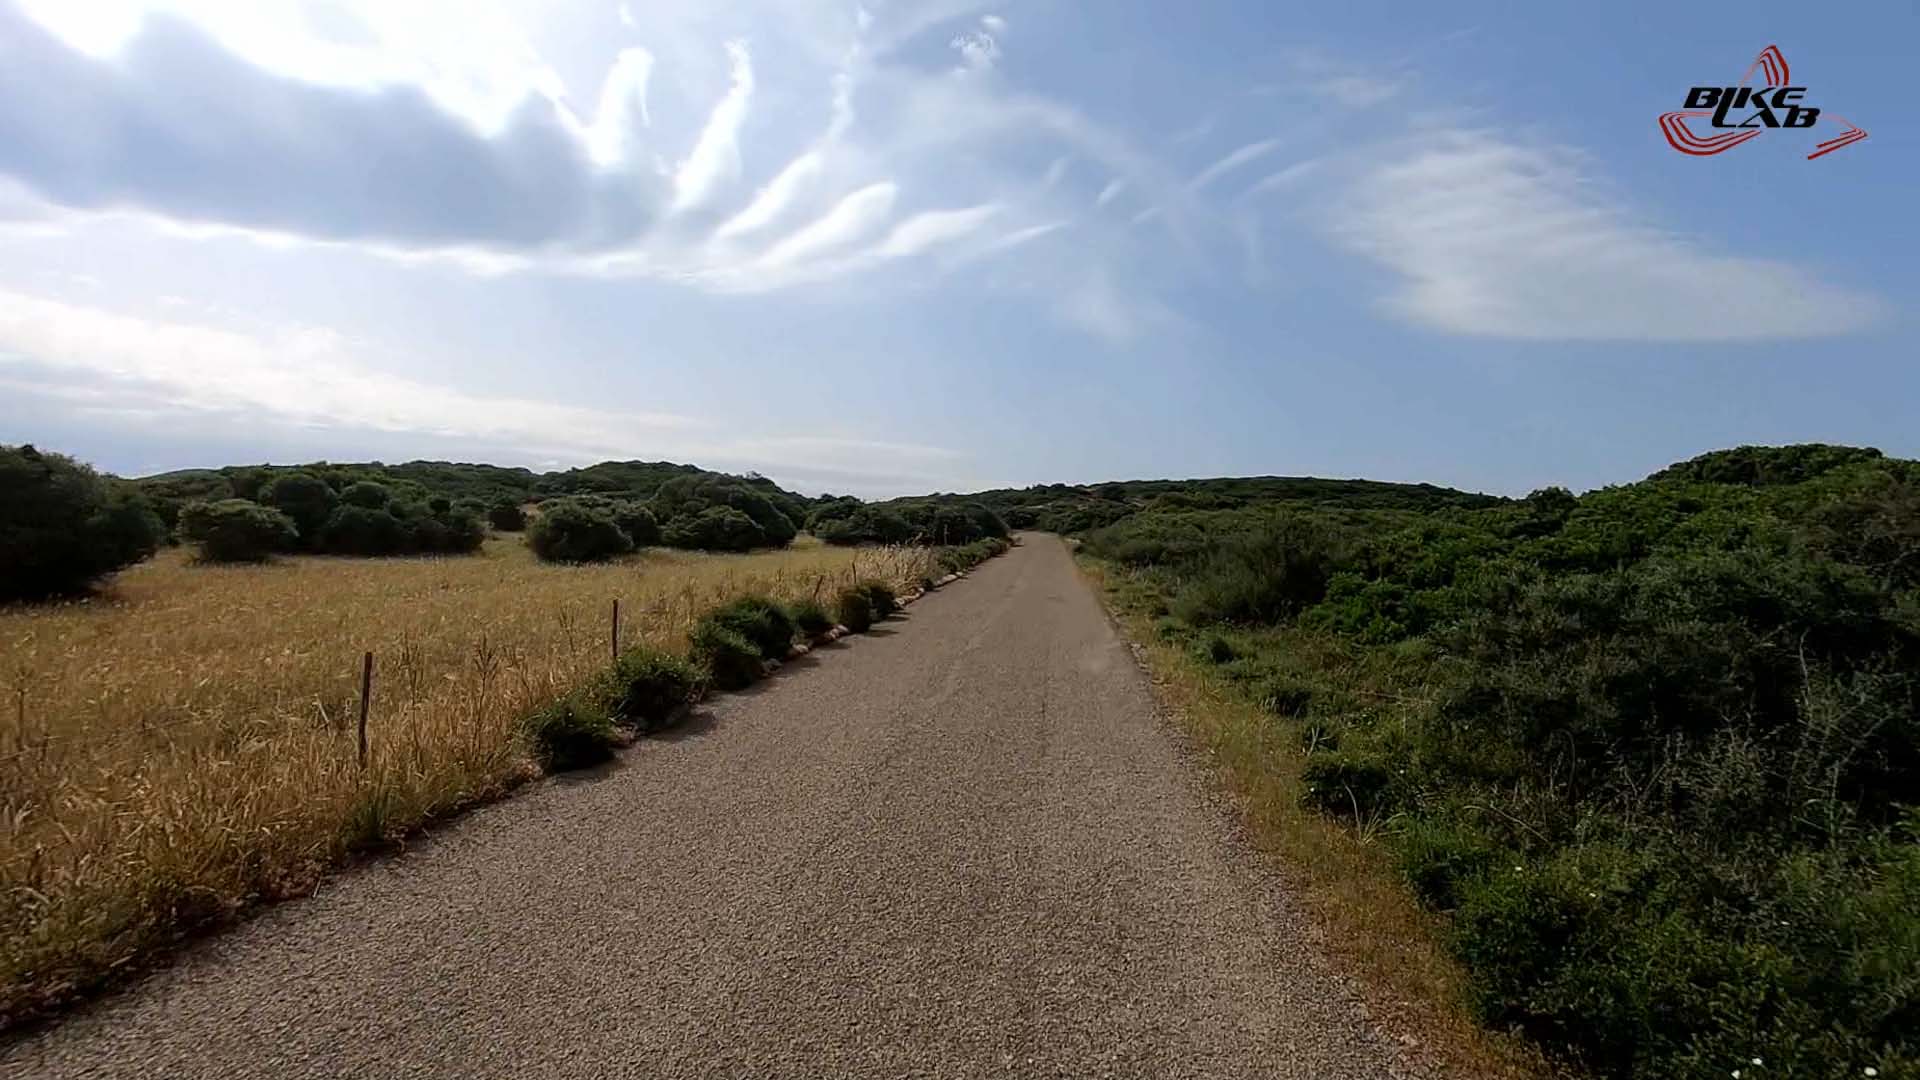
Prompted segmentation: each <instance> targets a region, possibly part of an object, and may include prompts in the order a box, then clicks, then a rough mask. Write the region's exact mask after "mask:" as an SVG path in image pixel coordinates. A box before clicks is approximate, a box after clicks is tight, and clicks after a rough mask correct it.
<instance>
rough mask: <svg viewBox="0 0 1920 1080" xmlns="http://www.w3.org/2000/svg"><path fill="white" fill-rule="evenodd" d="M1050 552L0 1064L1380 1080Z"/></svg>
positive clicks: (1295, 934) (387, 870)
mask: <svg viewBox="0 0 1920 1080" xmlns="http://www.w3.org/2000/svg"><path fill="white" fill-rule="evenodd" d="M1205 791H1206V784H1205V780H1204V778H1202V777H1200V776H1198V775H1197V774H1196V770H1195V767H1194V766H1193V765H1192V764H1190V763H1189V762H1188V761H1187V760H1186V759H1185V758H1184V757H1183V756H1182V753H1181V751H1180V749H1179V747H1178V743H1177V740H1176V739H1175V737H1174V736H1173V735H1172V734H1171V733H1170V732H1169V731H1168V730H1167V729H1166V728H1164V727H1163V726H1162V725H1161V723H1160V721H1158V720H1157V719H1156V717H1155V713H1154V708H1153V702H1152V698H1151V696H1150V693H1149V687H1148V683H1147V680H1146V678H1145V677H1144V675H1143V674H1142V673H1141V672H1140V671H1139V669H1138V668H1137V667H1136V665H1135V664H1134V662H1133V660H1132V657H1131V656H1130V654H1129V651H1128V649H1127V647H1126V645H1125V644H1124V643H1123V642H1122V641H1121V640H1120V639H1119V638H1118V637H1117V636H1116V634H1115V632H1114V630H1113V628H1112V627H1111V625H1110V624H1109V623H1108V621H1107V619H1106V618H1105V616H1104V615H1103V613H1102V611H1101V609H1100V606H1099V604H1098V602H1097V601H1096V599H1095V598H1094V596H1093V595H1092V594H1091V592H1090V591H1089V590H1088V588H1087V587H1086V585H1085V584H1084V583H1083V582H1082V581H1081V580H1080V579H1079V578H1078V576H1077V575H1076V573H1075V570H1074V568H1073V565H1072V561H1071V559H1070V557H1069V555H1068V554H1067V552H1066V550H1065V549H1064V547H1063V546H1062V545H1061V543H1060V542H1059V541H1058V540H1056V539H1054V538H1052V537H1049V536H1030V537H1028V538H1027V541H1026V543H1025V544H1024V545H1023V546H1022V547H1019V548H1016V549H1014V550H1013V551H1012V552H1010V553H1009V554H1008V555H1006V556H1004V557H1002V558H999V559H996V560H994V561H992V562H989V563H987V564H986V565H984V566H982V567H980V568H979V569H978V570H976V571H975V572H974V573H972V574H971V575H970V576H969V577H968V578H967V579H966V580H964V581H961V582H958V583H956V584H954V585H952V586H950V587H948V588H946V589H944V590H941V591H940V592H938V593H935V594H933V595H931V596H928V597H926V598H924V599H922V600H921V601H920V602H919V603H918V604H915V605H914V606H913V607H911V608H909V609H908V611H907V613H906V614H905V615H904V616H903V617H900V618H896V619H894V620H890V621H888V622H887V623H885V624H883V625H882V626H881V627H878V628H876V630H875V632H874V633H873V634H871V635H868V636H864V637H856V638H851V639H849V640H847V641H846V642H843V643H840V644H837V645H832V646H828V647H825V648H823V649H820V650H818V651H817V652H816V653H815V654H814V655H812V656H809V657H806V658H804V659H802V660H800V661H798V662H796V663H793V664H790V665H788V666H787V668H786V669H784V670H783V671H782V672H781V673H780V674H779V675H777V676H776V677H775V678H773V679H771V680H768V681H767V682H765V683H763V684H762V685H760V686H759V687H756V688H755V689H754V690H751V691H748V692H746V693H742V694H734V695H729V696H726V697H723V698H721V699H718V700H717V701H715V702H713V703H712V704H711V705H710V706H709V707H708V708H706V709H704V710H703V711H701V712H699V713H697V714H696V715H695V717H694V718H693V719H692V720H690V721H689V722H688V723H687V724H686V725H684V726H683V727H682V728H680V729H678V730H676V731H674V732H672V733H669V734H668V735H666V736H665V737H661V738H656V739H650V740H647V741H645V742H643V743H642V744H640V745H639V746H637V747H635V748H634V749H632V750H630V751H628V752H627V753H625V754H624V755H623V757H622V760H621V761H620V762H619V763H618V764H616V765H614V766H612V767H610V768H608V769H606V770H604V771H603V772H602V773H600V774H598V775H593V776H586V777H581V778H573V779H565V780H557V781H550V782H547V783H545V784H543V785H542V786H540V787H539V788H537V789H535V790H533V791H530V792H528V793H525V794H523V795H521V796H520V797H517V798H514V799H510V800H508V801H506V802H503V803H500V804H497V805H495V806H492V807H488V808H486V809H484V810H480V811H478V812H476V813H473V814H471V815H468V816H467V817H466V818H464V819H462V820H460V821H459V822H456V823H454V824H452V825H450V826H447V827H445V828H443V829H441V830H439V831H438V832H437V833H436V834H435V835H434V836H433V837H432V838H430V839H427V840H423V841H420V842H417V843H416V844H414V845H413V847H412V849H411V850H410V851H409V852H408V853H407V854H405V855H403V856H400V857H397V858H393V859H388V860H382V861H378V862H375V863H373V864H371V865H369V866H365V867H362V868H360V869H358V870H355V871H352V872H349V873H347V874H344V875H342V876H341V877H339V878H337V879H334V880H333V881H331V882H329V883H328V884H327V885H326V886H324V887H323V888H322V890H321V891H320V893H319V894H318V895H317V896H315V897H313V898H312V899H306V900H300V901H297V902H294V903H289V904H285V905H281V906H279V907H277V908H274V909H272V910H270V911H268V912H266V913H265V914H263V915H262V916H260V917H259V918H256V919H253V920H251V921H249V922H248V923H247V924H245V925H244V926H242V927H239V928H237V929H235V930H233V931H231V932H229V933H226V934H223V935H220V936H219V937H217V938H214V939H212V940H211V941H209V942H207V943H205V944H203V945H201V946H200V947H198V948H195V949H193V950H191V952H190V954H189V955H187V956H186V957H184V958H182V960H181V961H180V962H179V963H177V964H175V965H173V966H171V967H170V968H168V969H166V970H165V971H162V972H160V973H158V974H156V975H154V976H152V977H150V978H148V979H147V980H146V981H144V982H143V983H141V984H139V985H137V986H135V987H133V988H131V989H130V990H129V991H127V992H125V993H122V994H119V995H117V996H115V997H113V998H110V999H108V1000H106V1001H103V1002H101V1003H99V1004H97V1005H96V1006H94V1007H92V1008H90V1009H86V1010H83V1011H82V1012H80V1013H78V1014H76V1015H74V1016H72V1017H70V1018H69V1019H68V1020H67V1021H65V1022H64V1023H62V1024H60V1025H58V1026H55V1027H53V1028H50V1029H48V1030H45V1031H42V1032H40V1033H38V1034H36V1035H34V1036H33V1037H31V1038H29V1039H27V1040H25V1041H16V1042H14V1043H12V1044H10V1045H7V1046H5V1047H4V1048H0V1075H3V1076H9V1077H27V1076H31V1077H36V1078H48V1080H51V1078H55V1077H82V1076H84V1077H122V1076H126V1077H135V1076H138V1077H168V1078H198V1077H259V1076H264V1077H271V1078H273V1080H295V1078H301V1077H323V1076H324V1077H385V1076H407V1077H547V1076H552V1077H582V1078H589V1077H591V1078H596V1080H597V1078H600V1077H733V1076H755V1077H761V1076H767V1077H854V1076H859V1077H868V1076H871V1077H906V1076H916V1077H920V1076H924V1077H962V1076H965V1077H975V1076H1018V1077H1028V1076H1049V1077H1098V1076H1116V1077H1254V1076H1258V1077H1314V1078H1329V1077H1349V1076H1351V1077H1380V1076H1386V1075H1390V1074H1392V1073H1393V1072H1395V1071H1396V1070H1395V1069H1394V1068H1393V1067H1391V1066H1392V1062H1393V1054H1392V1053H1391V1052H1390V1047H1391V1041H1390V1040H1388V1039H1386V1038H1384V1037H1383V1036H1382V1035H1381V1034H1380V1033H1378V1032H1377V1031H1375V1030H1373V1028H1372V1027H1371V1025H1370V1024H1369V1022H1368V1021H1367V1020H1366V1019H1365V1018H1364V1016H1363V1012H1362V1010H1361V1009H1360V1007H1359V1005H1358V1004H1357V1003H1356V1002H1355V1001H1354V1000H1353V998H1352V997H1351V995H1350V993H1349V992H1348V991H1347V990H1345V989H1344V988H1343V984H1342V983H1341V981H1340V980H1339V979H1337V978H1336V977H1334V976H1333V975H1332V974H1330V973H1329V971H1328V969H1327V967H1326V965H1325V964H1324V963H1323V962H1321V961H1320V960H1319V958H1318V957H1316V956H1315V954H1314V952H1313V949H1312V947H1311V945H1310V944H1309V940H1308V937H1307V934H1306V932H1305V929H1304V924H1303V921H1302V920H1301V918H1300V916H1299V915H1298V914H1297V913H1295V912H1294V911H1292V910H1291V908H1290V907H1289V905H1288V903H1287V901H1286V898H1285V894H1284V890H1283V888H1282V887H1281V886H1280V885H1279V884H1278V883H1277V882H1275V881H1274V880H1273V879H1272V878H1271V875H1270V874H1268V873H1267V872H1266V871H1265V870H1263V869H1262V868H1261V864H1260V860H1259V859H1258V858H1257V857H1256V856H1254V855H1253V854H1252V853H1251V852H1249V851H1248V850H1246V849H1245V848H1244V847H1242V846H1241V844H1240V843H1239V841H1237V840H1236V839H1235V838H1234V836H1233V835H1232V830H1231V828H1230V827H1229V826H1228V824H1227V822H1226V821H1225V815H1223V814H1222V813H1221V811H1220V810H1218V809H1217V808H1216V807H1215V806H1214V805H1212V804H1210V803H1209V801H1208V798H1207V796H1206V795H1205Z"/></svg>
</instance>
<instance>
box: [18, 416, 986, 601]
mask: <svg viewBox="0 0 1920 1080" xmlns="http://www.w3.org/2000/svg"><path fill="white" fill-rule="evenodd" d="M0 501H4V505H5V506H6V508H7V511H8V512H7V513H6V514H5V515H4V516H0V600H4V599H34V598H40V597H47V596H60V595H68V594H72V593H76V592H80V591H84V590H85V589H87V588H89V587H90V586H91V585H93V584H94V583H95V582H97V581H98V580H99V579H100V578H102V577H104V576H105V575H107V574H110V573H112V572H113V571H115V570H118V569H121V568H123V567H126V566H129V565H131V564H133V563H135V562H138V561H140V560H141V559H144V558H146V557H147V556H148V555H151V554H152V553H153V552H154V551H155V550H157V549H158V547H159V546H160V545H161V544H163V543H166V542H169V541H172V542H175V543H182V544H188V545H191V546H192V547H193V548H194V549H195V550H196V552H197V553H198V555H199V556H200V557H201V558H202V559H204V560H207V561H212V562H249V561H260V560H264V559H268V558H271V557H272V556H274V555H277V554H283V553H311V554H325V555H348V556H387V555H425V554H463V553H469V552H473V551H477V550H479V548H480V546H481V544H482V543H483V542H484V541H485V540H486V537H487V535H488V530H489V528H491V529H492V530H495V531H499V532H518V531H521V530H523V529H524V530H526V531H527V542H528V545H529V546H530V547H531V548H532V549H533V551H534V553H535V554H536V555H538V556H539V557H541V558H542V559H546V560H549V561H555V562H588V561H594V560H601V559H609V558H615V557H617V556H619V555H622V554H625V553H627V552H630V551H633V550H635V549H637V548H644V547H651V546H656V545H657V546H664V547H676V548H687V549H695V550H703V551H749V550H753V549H756V548H766V547H782V546H785V545H787V544H789V543H791V542H792V541H793V539H794V537H795V536H797V535H798V534H799V533H800V532H801V531H802V530H805V529H809V528H811V529H814V530H816V531H818V532H819V533H821V535H822V538H823V539H825V540H827V541H828V542H829V543H835V544H863V543H878V544H902V543H912V544H940V545H965V544H970V543H974V542H976V541H980V540H984V539H998V538H1004V537H1005V536H1006V535H1007V528H1006V525H1005V524H1004V523H1003V522H1001V521H1000V520H999V518H997V517H996V516H995V515H994V514H993V513H992V512H991V511H989V510H987V509H985V508H984V507H982V506H980V505H978V504H974V503H960V502H956V501H953V500H917V501H904V502H896V503H891V504H886V505H885V506H868V504H865V503H862V502H860V501H859V500H857V499H853V498H851V497H845V496H831V495H825V496H820V497H818V498H808V497H806V496H803V495H799V494H796V493H794V492H791V491H787V490H785V489H783V488H781V487H780V486H779V485H777V484H775V483H774V482H773V481H772V480H769V479H767V478H766V477H763V476H756V475H745V476H734V475H729V474H725V473H715V472H709V471H707V470H705V469H700V468H696V467H695V466H692V465H677V464H673V463H671V462H646V461H609V462H602V463H600V464H598V465H591V466H588V467H586V468H582V469H568V470H566V471H563V472H552V473H534V472H531V471H529V470H526V469H507V468H500V467H497V466H493V465H465V464H454V463H449V462H439V461H413V462H406V463H404V464H399V465H387V464H383V463H380V462H370V463H360V464H340V463H333V462H314V463H310V464H306V465H240V466H228V467H225V468H220V469H189V470H184V471H180V472H170V473H163V474H160V475H158V476H149V477H145V478H143V479H139V480H122V479H120V478H117V477H112V476H104V475H101V474H99V473H96V472H95V471H94V470H93V469H91V468H89V467H87V466H86V465H83V464H81V463H79V462H76V461H74V460H73V459H71V458H69V457H66V456H64V455H61V454H56V453H46V452H42V451H40V450H37V449H35V448H34V447H32V446H21V447H0Z"/></svg>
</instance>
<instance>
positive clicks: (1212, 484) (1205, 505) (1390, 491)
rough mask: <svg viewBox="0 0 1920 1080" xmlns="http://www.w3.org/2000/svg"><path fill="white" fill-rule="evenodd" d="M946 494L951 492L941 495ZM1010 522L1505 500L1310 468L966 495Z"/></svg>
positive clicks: (1089, 524)
mask: <svg viewBox="0 0 1920 1080" xmlns="http://www.w3.org/2000/svg"><path fill="white" fill-rule="evenodd" d="M940 497H941V498H951V496H940ZM967 498H968V499H970V500H972V501H974V502H977V503H979V504H980V505H982V506H984V507H986V508H988V509H989V510H991V511H992V512H993V513H995V514H997V515H998V516H999V517H1000V518H1001V519H1002V520H1004V521H1005V522H1006V523H1007V525H1008V526H1010V527H1012V528H1015V529H1044V530H1046V531H1048V532H1057V533H1061V534H1063V535H1064V534H1072V533H1082V532H1086V531H1087V530H1089V529H1097V528H1099V527H1100V526H1102V525H1111V524H1113V523H1114V522H1116V521H1119V520H1120V519H1122V518H1125V517H1128V516H1129V515H1132V514H1134V513H1136V512H1139V511H1141V510H1230V509H1233V508H1235V507H1242V506H1252V505H1255V504H1259V505H1266V506H1272V505H1276V504H1282V503H1299V504H1301V505H1306V506H1316V507H1321V508H1329V507H1339V508H1342V509H1349V510H1417V511H1423V512H1424V511H1432V510H1443V509H1448V508H1458V509H1477V508H1484V507H1489V506H1498V505H1500V504H1502V503H1504V502H1506V501H1507V500H1505V499H1502V498H1500V497H1499V496H1495V495H1478V494H1474V493H1472V492H1466V491H1456V490H1454V489H1452V488H1445V487H1437V486H1435V485H1433V484H1392V483H1384V482H1381V481H1376V480H1322V479H1319V478H1317V477H1311V476H1237V477H1223V478H1219V479H1211V480H1119V481H1114V482H1111V483H1104V484H1036V485H1035V486H1033V487H1028V488H998V489H995V490H992V491H981V492H976V493H975V494H972V495H969V496H967Z"/></svg>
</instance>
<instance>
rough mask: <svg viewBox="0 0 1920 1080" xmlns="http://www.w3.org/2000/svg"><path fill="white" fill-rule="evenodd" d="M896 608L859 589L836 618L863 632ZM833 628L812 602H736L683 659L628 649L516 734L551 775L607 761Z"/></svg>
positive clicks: (714, 616) (698, 626) (869, 589)
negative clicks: (706, 695) (624, 744)
mask: <svg viewBox="0 0 1920 1080" xmlns="http://www.w3.org/2000/svg"><path fill="white" fill-rule="evenodd" d="M897 608H898V604H897V602H896V601H895V599H894V595H893V590H892V589H891V588H889V587H888V586H887V585H885V584H884V583H882V582H878V581H866V582H861V583H859V584H857V585H854V586H851V587H849V588H848V589H847V590H846V591H845V593H843V594H842V596H841V598H840V605H839V615H840V619H841V622H843V623H844V624H845V625H846V626H847V627H848V629H850V630H854V631H856V632H863V631H865V630H866V629H867V628H868V627H870V626H871V625H872V624H873V622H874V621H876V620H877V619H882V618H885V617H886V616H887V615H889V614H891V613H893V612H894V611H895V610H897ZM832 628H833V620H832V619H831V618H830V617H829V616H828V615H827V612H826V609H825V608H823V607H822V606H821V605H820V604H819V603H818V602H817V601H812V600H802V601H796V602H794V603H789V604H782V603H780V602H778V601H775V600H773V599H771V598H769V597H766V596H760V595H748V596H740V597H735V598H734V599H732V600H729V601H727V602H726V603H725V604H722V605H720V606H719V607H717V608H714V609H713V610H712V611H709V612H708V613H707V614H706V615H705V616H703V617H702V618H701V619H700V620H699V622H697V623H695V624H694V628H693V630H692V631H691V632H690V633H689V634H688V635H687V643H688V651H687V655H686V656H685V657H681V656H675V655H672V654H670V653H665V652H661V651H659V650H657V649H650V648H637V649H630V650H628V651H627V652H625V653H623V654H622V655H621V657H620V659H619V661H618V662H617V663H615V664H614V665H613V666H612V667H611V668H609V669H607V670H606V671H603V672H601V673H600V674H598V675H596V676H594V677H593V678H591V679H589V680H587V682H586V683H585V684H583V685H581V686H579V687H577V688H575V689H574V690H573V691H572V692H571V693H568V694H566V695H565V696H563V697H561V698H559V699H558V700H556V701H553V702H551V703H549V704H547V705H545V706H543V707H542V708H540V709H538V710H536V711H535V712H534V713H532V714H531V715H529V716H528V717H527V718H526V719H525V721H524V723H523V728H524V730H525V732H526V735H527V739H528V741H529V743H530V744H531V745H532V747H533V749H534V752H535V754H536V756H537V757H538V758H539V760H540V762H541V764H542V765H543V766H544V767H545V768H546V769H547V770H548V771H549V772H561V771H565V770H568V769H578V768H583V767H585V766H589V765H594V764H597V763H599V762H602V761H605V760H607V759H608V758H609V757H611V756H612V754H613V751H614V748H615V747H617V746H618V745H619V743H620V740H621V735H620V731H621V729H623V728H624V729H626V730H628V731H630V732H634V733H645V732H648V731H652V730H655V729H657V728H659V727H661V726H663V725H665V724H667V723H669V722H670V721H671V720H672V718H673V716H674V713H675V712H676V711H677V710H679V709H680V708H681V707H683V706H685V705H687V704H689V703H691V702H693V701H695V700H697V699H698V698H699V697H700V695H701V694H702V693H703V692H704V691H705V690H706V689H707V688H708V687H712V688H714V689H719V690H739V689H742V688H744V687H746V686H750V685H752V684H753V683H754V682H756V681H757V680H759V679H760V678H761V676H762V675H764V674H765V673H766V671H767V668H768V665H769V662H771V661H777V660H781V659H784V658H785V657H786V655H787V653H788V651H789V650H790V649H792V647H793V644H794V641H795V640H796V638H818V637H820V636H821V635H823V634H825V633H826V632H827V631H829V630H831V629H832Z"/></svg>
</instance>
